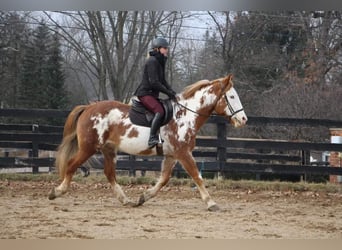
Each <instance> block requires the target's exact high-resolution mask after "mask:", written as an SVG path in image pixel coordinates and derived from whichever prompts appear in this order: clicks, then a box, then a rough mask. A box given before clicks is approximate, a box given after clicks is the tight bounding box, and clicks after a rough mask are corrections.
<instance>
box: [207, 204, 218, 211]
mask: <svg viewBox="0 0 342 250" xmlns="http://www.w3.org/2000/svg"><path fill="white" fill-rule="evenodd" d="M208 210H209V211H210V212H217V211H220V208H219V206H217V205H216V204H215V205H212V206H210V207H208Z"/></svg>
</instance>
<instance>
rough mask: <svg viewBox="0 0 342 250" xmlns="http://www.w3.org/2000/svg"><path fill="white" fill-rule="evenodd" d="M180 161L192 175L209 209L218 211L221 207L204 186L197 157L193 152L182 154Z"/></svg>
mask: <svg viewBox="0 0 342 250" xmlns="http://www.w3.org/2000/svg"><path fill="white" fill-rule="evenodd" d="M179 161H180V163H181V164H182V166H183V167H184V169H185V170H186V171H187V173H188V174H189V175H190V176H191V177H192V179H193V180H194V181H195V183H196V185H197V188H198V190H199V192H200V194H201V197H202V200H203V201H204V202H205V203H206V204H207V208H208V210H209V211H218V210H220V208H219V207H218V206H217V204H216V203H215V202H214V201H213V199H212V198H211V197H210V195H209V193H208V191H207V189H206V188H205V186H204V183H203V179H202V176H201V175H200V173H199V171H198V168H197V165H196V162H195V159H194V158H193V156H192V155H191V153H185V154H182V157H179Z"/></svg>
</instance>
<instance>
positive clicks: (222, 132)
mask: <svg viewBox="0 0 342 250" xmlns="http://www.w3.org/2000/svg"><path fill="white" fill-rule="evenodd" d="M216 126H217V141H218V144H219V145H218V146H217V160H218V167H219V172H218V173H217V177H218V178H220V177H221V176H222V174H223V169H224V166H225V164H226V158H227V154H226V147H225V146H224V145H225V142H226V141H227V125H226V123H225V122H218V123H217V125H216ZM222 142H223V143H222Z"/></svg>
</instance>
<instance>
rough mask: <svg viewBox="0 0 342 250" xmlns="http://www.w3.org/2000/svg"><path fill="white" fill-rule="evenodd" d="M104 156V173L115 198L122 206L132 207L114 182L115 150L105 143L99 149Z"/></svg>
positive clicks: (113, 146)
mask: <svg viewBox="0 0 342 250" xmlns="http://www.w3.org/2000/svg"><path fill="white" fill-rule="evenodd" d="M101 151H102V153H103V156H104V173H105V175H106V177H107V179H108V181H109V183H110V185H111V187H112V189H113V192H114V195H115V197H116V198H117V199H118V200H119V201H120V202H121V203H122V204H123V205H124V206H134V205H135V203H133V202H132V201H130V200H129V199H128V198H127V196H126V195H125V193H124V192H123V190H122V189H121V186H120V185H119V184H118V183H117V182H116V174H115V166H116V148H115V145H113V144H111V143H106V144H105V145H104V146H103V147H102V149H101Z"/></svg>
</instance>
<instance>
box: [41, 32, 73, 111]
mask: <svg viewBox="0 0 342 250" xmlns="http://www.w3.org/2000/svg"><path fill="white" fill-rule="evenodd" d="M52 38H53V41H52V44H51V48H50V49H49V50H50V51H49V58H48V61H47V70H46V80H47V82H48V84H47V91H46V97H47V100H46V102H47V106H48V107H49V108H52V109H63V108H65V107H66V106H67V104H68V93H67V91H66V90H65V86H64V80H65V76H64V72H63V70H62V67H63V58H62V57H61V51H60V42H59V36H58V34H57V33H55V34H54V35H53V36H52Z"/></svg>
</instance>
